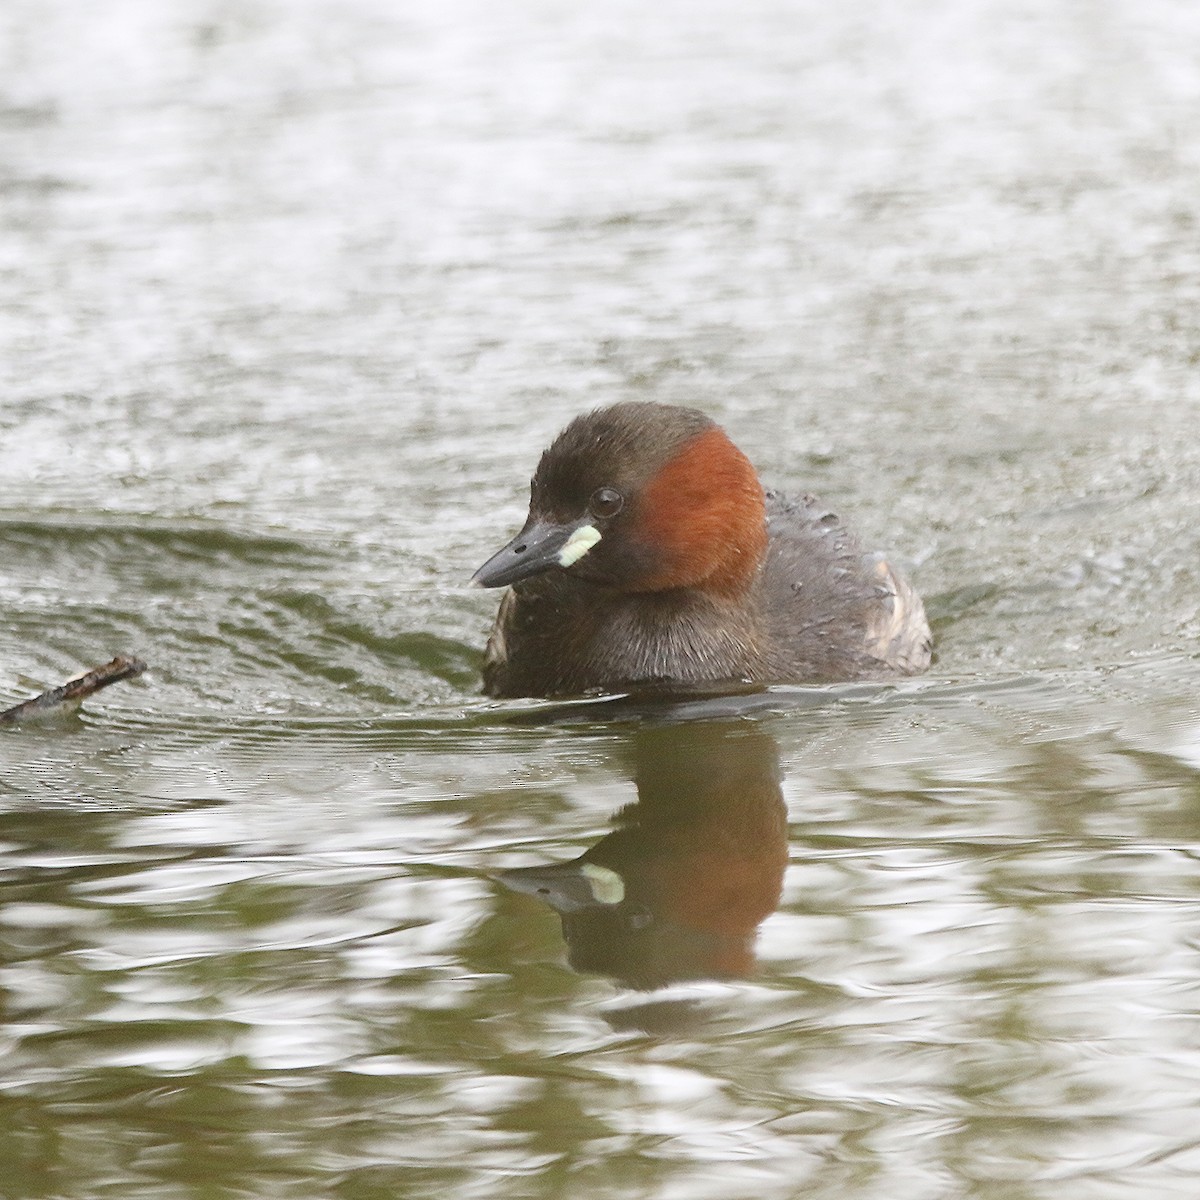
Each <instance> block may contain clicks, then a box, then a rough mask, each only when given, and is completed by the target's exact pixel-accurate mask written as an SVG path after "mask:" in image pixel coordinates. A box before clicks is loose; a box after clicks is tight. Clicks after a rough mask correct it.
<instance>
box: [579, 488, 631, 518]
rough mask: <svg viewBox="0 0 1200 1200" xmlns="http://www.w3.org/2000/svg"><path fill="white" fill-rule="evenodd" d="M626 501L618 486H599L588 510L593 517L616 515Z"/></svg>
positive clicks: (589, 503)
mask: <svg viewBox="0 0 1200 1200" xmlns="http://www.w3.org/2000/svg"><path fill="white" fill-rule="evenodd" d="M624 503H625V497H624V496H622V495H621V493H620V492H618V491H617V489H616V488H610V487H602V488H597V489H596V490H595V491H594V492H593V493H592V498H591V499H590V500H589V501H588V512H590V513H591V514H592V516H593V517H615V516H616V515H617V513H619V512H620V511H621V508H622V506H623V505H624Z"/></svg>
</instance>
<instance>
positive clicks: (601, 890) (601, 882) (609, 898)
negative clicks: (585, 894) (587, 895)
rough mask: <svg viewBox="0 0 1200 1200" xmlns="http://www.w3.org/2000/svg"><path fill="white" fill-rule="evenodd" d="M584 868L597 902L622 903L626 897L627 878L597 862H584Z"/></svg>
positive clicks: (593, 896) (584, 873) (593, 897)
mask: <svg viewBox="0 0 1200 1200" xmlns="http://www.w3.org/2000/svg"><path fill="white" fill-rule="evenodd" d="M582 869H583V875H584V877H585V878H586V879H587V881H588V885H589V886H590V887H591V889H592V899H593V900H595V901H596V902H597V903H599V904H620V903H621V901H622V900H624V899H625V880H623V879H622V878H621V877H620V875H618V874H617V873H616V871H611V870H609V868H608V867H601V866H597V865H596V864H595V863H584V864H583V868H582Z"/></svg>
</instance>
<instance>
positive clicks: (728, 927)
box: [499, 723, 787, 989]
mask: <svg viewBox="0 0 1200 1200" xmlns="http://www.w3.org/2000/svg"><path fill="white" fill-rule="evenodd" d="M633 756H634V781H635V783H636V784H637V791H638V799H637V802H636V803H635V804H631V805H629V806H628V807H627V808H625V809H622V810H621V812H620V813H618V814H617V818H616V825H617V828H616V829H615V830H614V832H612V833H610V834H609V835H608V836H607V837H605V838H604V839H603V840H602V841H600V842H599V843H597V844H596V845H595V846H593V847H592V849H590V850H589V851H588V852H587V853H586V854H583V855H581V856H580V857H579V858H577V859H575V860H573V861H571V862H567V863H562V864H558V865H555V866H549V867H524V868H518V869H516V870H510V871H505V872H502V873H501V874H500V876H499V878H500V880H501V882H503V883H504V884H505V885H507V886H508V887H510V888H512V889H513V890H514V891H518V892H524V893H527V894H529V895H535V896H538V897H539V898H541V899H542V900H544V901H545V902H546V903H547V904H549V905H550V906H551V907H552V908H554V909H555V910H556V911H557V912H558V913H559V914H560V916H561V917H562V925H563V936H564V938H565V939H566V942H567V947H568V953H569V958H570V962H571V965H572V966H573V967H575V968H576V969H577V970H580V971H586V972H591V973H596V974H602V975H608V976H610V977H612V978H615V979H617V980H618V981H620V982H621V983H623V984H625V985H627V986H630V987H633V988H639V989H650V988H657V987H661V986H663V985H665V984H668V983H671V982H675V981H682V980H694V979H730V978H740V977H744V976H746V975H748V974H750V973H751V971H752V970H753V967H754V962H755V958H754V941H755V937H756V934H757V930H758V926H759V924H760V923H761V922H762V921H763V920H764V919H765V918H766V917H767V916H768V915H769V914H770V913H772V912H773V911H774V910H775V908H776V907H777V905H778V903H779V897H780V891H781V888H782V886H783V872H784V867H785V865H786V863H787V822H786V812H785V809H784V804H783V798H782V795H781V792H780V786H779V765H778V754H777V750H776V747H775V743H774V741H773V739H772V738H771V737H770V736H769V735H767V734H765V733H763V732H762V731H761V730H758V729H756V728H755V727H753V726H747V725H745V724H744V723H726V724H692V725H688V724H681V725H670V726H661V727H657V728H654V727H651V728H645V729H642V730H639V731H638V732H637V733H636V734H635V735H634V742H633Z"/></svg>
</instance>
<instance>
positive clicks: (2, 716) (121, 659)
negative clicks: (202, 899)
mask: <svg viewBox="0 0 1200 1200" xmlns="http://www.w3.org/2000/svg"><path fill="white" fill-rule="evenodd" d="M145 669H146V664H145V663H144V662H142V660H141V659H140V658H134V657H133V656H132V655H129V654H118V655H117V657H116V658H114V659H113V660H112V662H106V663H105V664H104V666H102V667H95V668H94V669H92V670H91V671H85V672H84V673H83V674H82V675H76V676H75V678H74V679H68V680H67V682H66V683H64V684H63V685H62V686H61V687H56V688H51V689H50V690H49V691H48V692H43V693H42V694H41V695H40V696H34V697H33V699H32V700H24V701H22V702H21V703H20V704H14V705H13V707H12V708H8V709H5V710H4V712H0V725H13V724H15V723H16V722H17V721H23V720H26V719H27V718H30V717H40V716H48V715H49V714H50V713H51V712H53V710H54V709H56V708H65V707H67V706H68V705H74V704H78V703H79V702H80V701H81V700H86V699H87V697H88V696H91V695H92V694H93V693H95V692H98V691H100V689H101V688H106V687H108V685H109V684H110V683H119V682H120V681H121V680H122V679H132V678H133V677H134V676H135V675H140V674H141V673H142V672H143V671H144V670H145Z"/></svg>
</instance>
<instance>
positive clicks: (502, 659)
mask: <svg viewBox="0 0 1200 1200" xmlns="http://www.w3.org/2000/svg"><path fill="white" fill-rule="evenodd" d="M472 582H473V583H475V584H477V585H480V586H482V587H507V588H509V590H508V591H507V592H506V593H505V595H504V597H503V599H502V601H501V603H500V608H499V612H498V613H497V616H496V621H495V624H494V626H493V628H492V632H491V636H490V637H489V639H488V644H487V650H486V652H485V655H484V666H483V683H484V691H485V692H486V693H487V694H488V695H491V696H507V697H511V696H551V697H566V696H579V695H587V694H595V693H601V692H625V691H640V690H651V691H662V690H665V691H671V690H676V689H677V690H681V691H682V690H688V689H690V688H694V687H698V686H699V687H704V688H705V689H708V688H712V689H720V688H722V687H731V688H736V687H744V686H747V685H764V684H771V683H803V684H813V683H831V682H837V681H847V680H863V679H888V678H894V677H897V676H904V675H913V674H917V673H919V672H921V671H924V670H925V669H926V668H927V667H928V666H929V662H930V656H931V647H932V639H931V636H930V632H929V624H928V622H927V621H926V618H925V610H924V607H923V605H922V603H921V600H920V597H919V596H918V595H917V593H916V592H915V591H914V590H913V588H912V586H911V585H910V584H909V583H908V581H907V580H906V579H905V578H904V576H903V575H902V574H901V572H900V571H899V570H898V569H897V568H896V567H895V566H893V565H892V564H891V563H889V562H888V560H887V559H886V558H885V557H883V556H882V555H880V554H865V553H864V552H863V551H862V549H861V547H860V546H859V543H858V542H857V540H856V539H855V537H854V536H853V534H851V533H850V532H849V530H848V529H847V528H846V526H845V525H844V524H843V523H842V521H841V520H840V519H839V517H838V516H837V515H836V514H835V513H833V512H832V511H830V510H829V509H828V508H827V507H825V506H824V505H823V504H821V503H820V502H819V501H818V500H816V499H815V498H814V497H812V496H809V495H805V496H801V497H800V498H799V499H796V500H788V499H786V498H784V497H783V496H781V495H780V494H778V493H776V492H773V491H764V489H763V487H762V484H761V483H760V482H759V478H758V474H757V472H756V471H755V469H754V467H753V466H752V465H751V463H750V461H749V459H747V458H746V456H745V455H744V454H743V453H742V452H741V451H740V450H739V449H738V448H737V447H736V446H735V445H734V444H733V442H732V441H731V440H730V438H729V437H728V435H727V434H726V433H725V431H724V430H723V429H722V428H721V427H720V426H719V425H717V424H716V422H714V421H713V420H712V419H711V418H710V417H708V416H707V415H706V414H704V413H702V412H700V411H699V410H697V409H694V408H685V407H681V406H675V405H667V404H658V403H651V402H625V403H619V404H613V405H611V406H609V407H606V408H599V409H596V410H595V411H593V412H590V413H586V414H584V415H582V416H579V417H576V418H575V420H573V421H572V422H571V423H570V424H569V425H567V427H566V428H565V429H564V430H563V431H562V433H560V434H559V435H558V437H557V438H555V440H554V441H553V443H552V444H551V445H550V447H549V448H548V449H547V450H546V451H545V452H544V453H543V454H542V457H541V461H540V462H539V463H538V466H537V470H536V471H535V472H534V475H533V480H532V483H531V485H530V505H529V516H528V519H527V520H526V522H525V524H524V526H523V527H522V528H521V531H520V532H519V533H518V534H517V535H516V537H514V538H513V539H512V540H511V541H510V542H509V543H508V544H507V545H506V546H505V547H504V548H503V549H501V550H500V551H499V552H498V553H496V554H494V555H493V556H492V557H491V558H490V559H488V561H487V562H486V563H484V565H483V566H482V567H480V568H479V570H478V571H476V572H475V574H474V576H473V577H472Z"/></svg>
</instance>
